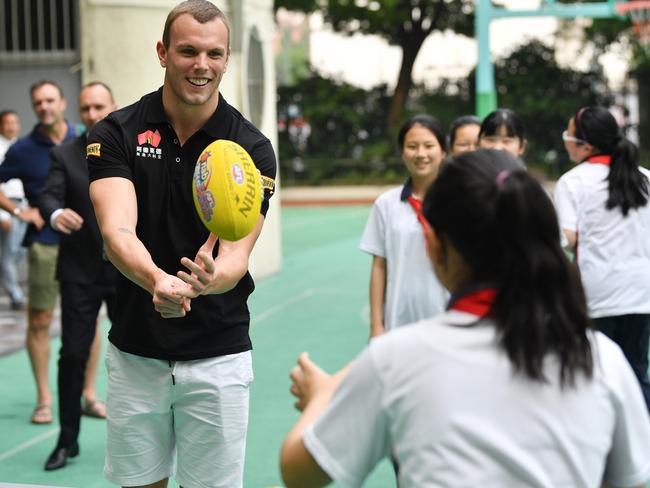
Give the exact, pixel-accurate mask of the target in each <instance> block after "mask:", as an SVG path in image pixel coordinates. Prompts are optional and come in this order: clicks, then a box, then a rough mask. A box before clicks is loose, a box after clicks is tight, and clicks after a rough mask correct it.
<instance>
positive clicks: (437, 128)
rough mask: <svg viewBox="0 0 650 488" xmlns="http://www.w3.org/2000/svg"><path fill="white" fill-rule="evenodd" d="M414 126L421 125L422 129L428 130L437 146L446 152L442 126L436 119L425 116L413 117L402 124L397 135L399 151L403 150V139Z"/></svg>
mask: <svg viewBox="0 0 650 488" xmlns="http://www.w3.org/2000/svg"><path fill="white" fill-rule="evenodd" d="M414 125H421V126H422V127H425V128H427V129H429V130H430V131H431V132H432V133H433V135H434V136H436V139H437V140H438V144H440V147H441V148H442V150H443V151H445V152H447V141H446V139H445V131H444V130H443V128H442V124H441V123H440V122H439V121H438V119H436V118H435V117H433V116H431V115H427V114H419V115H414V116H413V117H411V118H410V119H408V120H407V121H406V122H404V123H403V124H402V127H401V128H400V130H399V132H398V134H397V145H398V147H399V149H400V151H401V150H403V149H404V138H405V137H406V133H407V132H408V131H409V130H411V128H412V127H413V126H414Z"/></svg>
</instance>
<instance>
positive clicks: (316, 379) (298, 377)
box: [289, 352, 352, 412]
mask: <svg viewBox="0 0 650 488" xmlns="http://www.w3.org/2000/svg"><path fill="white" fill-rule="evenodd" d="M351 367H352V363H348V365H347V366H345V367H344V368H343V369H342V370H340V371H339V372H338V373H336V374H334V375H330V374H328V373H326V372H325V371H323V370H322V369H321V368H320V367H319V366H318V365H317V364H316V363H314V362H313V361H312V360H311V359H309V354H307V353H306V352H303V353H302V354H301V355H300V356H299V357H298V366H296V367H294V368H293V369H292V370H291V374H290V375H289V376H290V378H291V390H290V391H291V394H292V395H293V396H295V397H296V398H297V400H296V402H295V403H294V405H295V407H296V408H297V409H298V410H300V411H301V412H302V411H303V410H304V409H305V408H307V405H309V403H311V402H313V401H314V400H317V401H319V402H321V403H323V404H324V405H326V404H327V403H329V400H330V398H331V396H332V394H333V393H334V390H336V387H337V386H339V383H341V381H343V378H345V377H346V376H347V374H348V372H349V371H350V368H351Z"/></svg>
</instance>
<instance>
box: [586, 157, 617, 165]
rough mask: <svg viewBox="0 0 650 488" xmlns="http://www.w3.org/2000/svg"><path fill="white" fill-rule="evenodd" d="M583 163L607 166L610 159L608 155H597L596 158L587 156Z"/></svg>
mask: <svg viewBox="0 0 650 488" xmlns="http://www.w3.org/2000/svg"><path fill="white" fill-rule="evenodd" d="M584 162H585V163H591V164H604V165H606V166H609V165H610V164H611V162H612V157H611V156H610V155H608V154H599V155H597V156H589V157H588V158H587V159H585V160H584Z"/></svg>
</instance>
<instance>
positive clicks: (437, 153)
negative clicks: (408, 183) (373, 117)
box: [402, 124, 445, 181]
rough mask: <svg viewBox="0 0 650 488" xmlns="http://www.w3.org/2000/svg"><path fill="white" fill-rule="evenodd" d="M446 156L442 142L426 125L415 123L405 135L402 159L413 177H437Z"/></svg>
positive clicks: (428, 178) (427, 178)
mask: <svg viewBox="0 0 650 488" xmlns="http://www.w3.org/2000/svg"><path fill="white" fill-rule="evenodd" d="M444 157H445V152H444V151H443V150H442V147H441V146H440V142H439V141H438V139H437V138H436V136H435V134H434V133H433V132H431V131H430V130H429V129H427V128H426V127H424V126H422V125H420V124H415V125H414V126H413V127H411V128H410V129H409V131H408V132H407V133H406V134H405V135H404V146H403V147H402V159H403V160H404V164H405V165H406V168H407V169H408V171H409V173H411V177H412V178H413V179H418V180H423V181H424V180H433V179H435V177H436V176H438V170H439V169H440V164H441V163H442V160H443V158H444Z"/></svg>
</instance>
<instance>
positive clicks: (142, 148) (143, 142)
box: [135, 129, 162, 159]
mask: <svg viewBox="0 0 650 488" xmlns="http://www.w3.org/2000/svg"><path fill="white" fill-rule="evenodd" d="M161 139H162V137H161V136H160V132H158V130H156V131H155V132H154V131H152V130H150V129H147V130H146V131H144V132H143V133H142V134H138V145H137V146H136V147H135V155H136V156H139V157H141V158H152V159H161V158H162V148H159V147H158V145H159V144H160V141H161Z"/></svg>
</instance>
